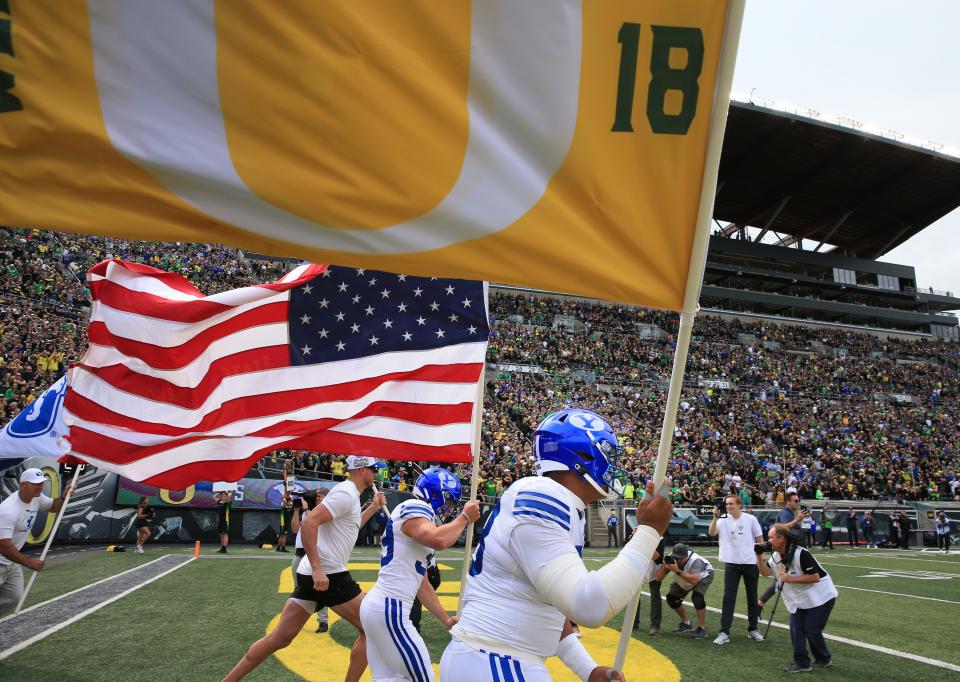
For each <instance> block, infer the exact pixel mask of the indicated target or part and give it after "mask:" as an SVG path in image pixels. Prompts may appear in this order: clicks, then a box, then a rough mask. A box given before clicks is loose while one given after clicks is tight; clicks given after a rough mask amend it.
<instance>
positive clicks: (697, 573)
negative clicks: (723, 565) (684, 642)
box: [663, 542, 713, 639]
mask: <svg viewBox="0 0 960 682" xmlns="http://www.w3.org/2000/svg"><path fill="white" fill-rule="evenodd" d="M663 565H664V566H666V568H667V570H668V571H672V572H673V584H672V585H670V591H669V592H667V605H668V606H669V607H670V608H671V609H673V610H674V611H676V612H677V615H678V616H680V624H679V625H677V627H676V628H674V630H673V631H674V632H689V631H690V630H693V626H692V625H691V624H690V619H689V618H687V610H686V609H685V608H683V599H684V597H686V596H687V595H688V594H690V593H691V592H692V593H693V596H692V599H693V608H695V609H696V610H697V629H696V630H693V638H694V639H703V638H704V637H706V636H707V599H706V596H705V595H706V594H707V590H708V589H709V588H710V585H711V584H713V565H712V564H711V563H710V562H709V561H707V560H706V559H704V558H703V557H702V556H700V555H699V554H697V553H696V552H691V551H690V550H689V549H688V548H687V546H686V545H685V544H683V543H682V542H678V543H677V544H675V545H674V546H673V551H672V552H670V556H669V557H667V558H666V559H664V562H663Z"/></svg>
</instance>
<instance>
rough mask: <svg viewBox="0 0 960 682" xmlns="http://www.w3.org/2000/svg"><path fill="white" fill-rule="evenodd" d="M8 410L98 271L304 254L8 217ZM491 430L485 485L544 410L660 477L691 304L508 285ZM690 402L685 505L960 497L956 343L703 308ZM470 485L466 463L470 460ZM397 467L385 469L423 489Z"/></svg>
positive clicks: (0, 304) (49, 363)
mask: <svg viewBox="0 0 960 682" xmlns="http://www.w3.org/2000/svg"><path fill="white" fill-rule="evenodd" d="M0 254H2V258H3V259H4V263H3V265H4V267H3V269H2V272H3V281H2V286H0V297H2V298H0V376H2V379H3V394H2V409H3V415H2V416H3V419H4V422H7V421H9V420H10V419H11V418H12V417H13V416H15V415H16V414H17V413H18V412H19V411H20V410H21V409H23V407H24V406H25V405H27V404H29V403H30V402H31V401H32V400H33V399H34V398H35V397H36V396H37V395H38V394H39V392H40V391H42V390H43V389H44V388H46V387H47V386H49V385H50V384H51V383H52V382H53V381H55V380H56V379H57V378H58V377H59V376H61V375H62V374H63V372H64V371H65V369H66V367H67V366H68V364H69V363H70V362H71V361H74V360H76V359H77V358H78V357H79V356H80V355H81V354H82V352H83V349H84V348H85V347H86V335H85V326H84V324H85V319H86V314H87V305H88V304H87V301H88V292H87V291H86V288H85V284H84V281H83V275H84V272H85V271H86V270H87V269H88V268H89V267H90V266H92V265H93V264H94V263H96V262H98V261H100V260H102V259H106V258H114V257H115V258H122V259H127V260H134V261H138V262H142V263H147V264H150V265H153V266H155V267H158V268H161V269H164V270H169V271H172V272H178V273H180V274H182V275H183V276H185V277H186V278H187V279H189V280H190V281H191V282H192V283H193V284H194V285H195V286H196V287H197V288H198V289H199V290H200V291H202V292H203V293H205V294H211V293H215V292H219V291H224V290H228V289H233V288H237V287H241V286H245V285H248V284H251V283H260V282H267V281H273V280H276V279H277V278H279V277H281V276H282V275H283V274H284V273H285V272H286V271H287V270H289V269H290V267H291V265H290V263H288V262H285V261H282V260H276V261H271V260H266V259H262V258H259V257H258V258H251V257H248V256H247V255H246V254H244V253H243V252H242V251H239V250H236V249H232V248H229V247H225V246H220V245H211V244H174V243H170V244H159V243H150V242H129V241H124V240H121V239H114V238H105V237H92V236H79V235H71V234H65V233H54V232H44V231H35V230H22V229H6V230H2V231H0ZM490 311H491V321H492V328H491V339H490V349H489V354H488V362H489V363H490V365H489V369H488V374H487V378H488V382H487V390H486V396H485V412H484V424H483V435H482V465H481V471H480V478H481V492H482V494H483V496H484V497H486V498H488V499H489V498H493V497H496V496H497V495H499V494H500V493H501V492H502V491H503V489H505V488H506V487H507V486H509V484H510V483H511V482H512V481H514V480H516V479H517V478H519V477H522V476H526V475H529V474H531V473H532V472H533V470H532V462H531V458H530V449H529V445H528V442H529V438H530V436H531V434H532V431H533V429H534V427H535V426H536V424H537V423H538V422H539V420H540V419H542V418H543V417H544V416H545V415H547V414H548V413H550V412H551V411H553V410H556V409H560V408H562V407H565V406H568V405H577V406H582V407H586V408H589V409H591V410H594V411H596V412H599V413H600V414H602V415H604V416H606V417H607V418H608V419H609V421H610V422H611V424H612V425H613V427H614V428H615V429H616V430H617V432H618V433H619V434H620V435H621V437H622V441H623V458H622V461H621V465H622V467H623V468H624V469H625V471H626V472H627V476H628V477H629V479H630V481H632V482H633V483H634V484H635V486H636V487H641V486H642V483H643V481H644V480H646V479H647V478H648V477H650V476H651V475H652V473H653V462H654V460H655V457H656V447H657V444H658V441H659V432H660V425H661V422H662V419H663V412H662V410H663V404H664V402H665V400H666V388H667V383H668V380H669V376H670V370H671V365H672V361H673V350H674V345H673V344H674V338H675V334H676V330H677V325H678V318H677V316H676V315H675V314H673V313H667V312H662V311H651V310H645V309H641V308H632V307H626V306H619V305H615V304H604V303H596V302H589V301H583V300H572V299H567V298H560V297H542V296H533V295H529V294H520V293H518V292H509V291H508V292H497V293H494V294H493V295H492V297H491V301H490ZM693 334H694V341H693V343H692V344H691V347H690V352H689V357H688V363H687V374H686V383H685V389H684V392H683V396H682V398H681V406H680V409H679V411H678V417H677V425H676V430H675V434H674V436H675V437H674V442H673V456H672V459H671V461H670V474H671V476H672V477H673V481H674V490H673V497H674V501H675V502H676V503H679V504H683V505H691V506H692V505H700V504H711V503H712V502H713V500H714V499H715V498H716V497H717V496H718V495H720V494H722V493H723V492H724V491H725V490H729V489H731V487H733V488H742V489H744V490H745V491H747V492H745V493H744V494H745V495H746V496H747V498H748V500H749V501H751V502H752V503H753V504H756V505H760V504H764V503H767V502H773V501H775V495H776V493H777V491H778V490H779V491H782V490H783V488H784V487H789V486H795V487H796V488H797V489H798V492H799V493H800V495H801V496H802V497H804V498H825V499H850V500H852V499H900V500H946V499H960V478H958V476H960V471H958V468H960V455H958V447H960V406H958V394H957V386H958V377H957V374H958V369H960V348H958V345H957V344H956V343H950V342H937V341H933V340H930V339H925V338H921V339H916V340H914V339H907V338H893V337H886V336H885V335H883V334H880V333H876V332H868V331H862V332H861V331H853V330H850V329H847V328H829V327H813V326H801V325H796V324H787V323H775V322H771V321H769V320H754V319H751V320H746V321H745V320H742V319H733V318H721V317H719V316H711V315H706V314H703V315H700V316H698V318H697V321H696V325H695V327H694V331H693ZM284 459H289V460H291V461H292V462H293V466H294V469H295V471H297V472H298V473H301V474H306V475H310V474H317V475H324V474H326V475H330V474H332V475H335V476H336V475H340V474H342V473H343V458H342V456H339V455H332V454H329V453H303V452H295V453H291V452H278V453H274V454H272V455H270V456H268V457H267V458H265V460H264V462H263V463H262V466H271V465H276V464H277V463H278V462H280V461H282V460H284ZM460 472H461V474H462V477H463V479H464V481H465V482H466V481H467V480H468V477H469V470H468V467H466V466H464V467H461V469H460ZM416 475H417V468H416V466H414V465H411V464H406V463H394V464H393V466H391V468H390V470H389V471H388V472H385V473H384V478H383V483H384V484H387V485H392V486H396V487H399V488H401V489H404V488H409V487H410V486H411V485H412V482H413V480H415V478H416Z"/></svg>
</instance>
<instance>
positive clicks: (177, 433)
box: [64, 260, 487, 489]
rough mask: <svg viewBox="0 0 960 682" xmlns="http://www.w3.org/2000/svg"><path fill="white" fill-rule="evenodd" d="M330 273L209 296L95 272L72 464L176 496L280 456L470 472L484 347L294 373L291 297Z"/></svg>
mask: <svg viewBox="0 0 960 682" xmlns="http://www.w3.org/2000/svg"><path fill="white" fill-rule="evenodd" d="M325 268H326V266H323V265H302V266H300V267H298V268H296V269H295V270H293V271H292V272H290V273H289V274H287V275H286V276H285V277H284V278H283V279H281V280H280V281H278V282H275V283H273V284H263V285H258V286H251V287H245V288H242V289H236V290H233V291H228V292H224V293H221V294H215V295H212V296H203V295H202V294H201V293H200V292H199V291H197V290H196V289H195V288H194V287H193V286H192V285H190V283H189V282H187V281H186V280H185V279H184V278H182V277H180V276H179V275H176V274H173V273H169V272H163V271H161V270H157V269H155V268H152V267H150V266H146V265H139V264H136V263H127V262H124V261H118V260H114V261H104V262H102V263H99V264H97V265H96V266H94V267H93V268H92V269H91V270H90V272H89V273H88V275H87V281H88V282H89V283H90V288H91V292H92V294H93V299H94V300H93V307H92V311H91V319H90V326H89V339H90V347H89V348H88V350H87V352H86V353H85V354H84V356H83V357H82V358H81V360H80V362H79V363H77V364H76V365H74V366H73V367H72V368H71V369H70V371H69V375H68V376H69V389H68V391H67V397H66V400H65V402H64V420H65V422H66V424H67V426H68V427H69V430H70V434H69V436H68V439H69V442H70V445H71V452H70V455H69V457H70V458H72V459H76V460H80V461H83V462H87V463H89V464H91V465H94V466H97V467H100V468H103V469H107V470H108V471H113V472H116V473H118V474H121V475H123V476H126V477H128V478H131V479H133V480H137V481H144V482H147V483H149V484H151V485H157V486H160V487H164V488H170V489H180V488H184V487H186V486H188V485H190V484H192V483H194V482H196V481H198V480H224V481H235V480H237V479H239V478H241V477H242V476H243V475H244V474H245V473H246V472H247V471H248V470H249V469H250V467H251V466H252V465H253V464H254V463H255V462H256V461H257V459H259V458H260V457H261V456H263V455H264V454H266V453H268V452H270V451H272V450H276V449H278V448H291V449H298V450H321V451H327V452H342V453H348V454H360V455H371V456H376V457H385V458H390V459H417V460H423V459H426V460H431V461H447V462H467V461H470V443H471V440H472V429H471V425H470V423H471V415H472V408H473V401H474V399H475V395H476V385H477V381H478V380H479V378H480V374H481V372H482V370H483V362H484V357H485V355H486V347H487V344H486V342H476V343H462V344H457V345H453V346H446V347H443V348H439V349H436V350H421V351H406V352H387V353H380V354H377V355H371V356H368V357H365V358H358V359H351V360H343V361H335V362H327V363H323V364H316V365H306V366H298V367H291V366H290V351H289V347H288V344H289V335H288V331H287V329H288V328H287V317H288V306H289V296H290V291H291V290H292V289H294V288H295V287H297V286H299V285H301V284H304V283H306V282H307V281H308V280H310V279H312V278H313V277H315V276H317V275H319V274H321V273H322V272H323V270H324V269H325Z"/></svg>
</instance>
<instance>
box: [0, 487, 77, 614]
mask: <svg viewBox="0 0 960 682" xmlns="http://www.w3.org/2000/svg"><path fill="white" fill-rule="evenodd" d="M46 481H47V477H46V476H44V475H43V472H42V471H40V469H27V470H26V471H24V472H23V473H22V474H20V489H19V490H18V491H17V492H15V493H13V494H12V495H10V497H8V498H7V499H5V500H4V501H3V502H0V618H2V617H3V616H6V615H7V614H8V613H13V611H14V609H16V608H17V603H19V601H20V597H21V596H22V595H23V568H21V567H22V566H26V567H27V568H29V569H31V570H33V571H42V570H43V566H44V561H43V560H42V559H30V558H28V557H26V556H24V555H23V554H21V553H20V549H21V548H22V547H23V545H24V543H25V542H26V541H27V535H28V534H29V533H30V528H31V526H33V522H34V520H35V519H36V518H37V513H38V512H39V511H40V510H42V509H44V510H46V511H47V512H48V513H50V514H56V513H57V512H58V511H60V508H61V507H62V506H63V501H64V498H65V497H66V496H67V495H69V494H70V486H67V487H66V488H64V489H63V495H62V496H60V497H58V498H57V499H52V498H49V497H47V496H46V495H44V494H43V484H44V483H45V482H46Z"/></svg>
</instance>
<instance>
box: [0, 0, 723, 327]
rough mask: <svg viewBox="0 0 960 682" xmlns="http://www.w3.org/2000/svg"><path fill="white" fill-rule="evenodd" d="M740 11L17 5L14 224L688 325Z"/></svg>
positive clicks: (7, 116)
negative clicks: (337, 267) (221, 246)
mask: <svg viewBox="0 0 960 682" xmlns="http://www.w3.org/2000/svg"><path fill="white" fill-rule="evenodd" d="M726 12H727V2H726V1H719V0H716V1H715V0H642V1H641V0H636V1H633V2H628V1H626V0H602V1H601V0H594V1H590V2H577V1H574V0H522V1H518V0H474V1H473V2H468V1H466V0H464V1H453V0H449V1H446V0H445V1H443V2H438V1H436V0H422V1H414V0H404V1H400V2H384V1H383V0H343V1H342V2H340V1H338V2H334V1H329V2H308V1H307V0H303V1H302V2H295V1H293V0H291V1H289V2H257V1H254V0H249V1H248V0H166V1H163V2H159V1H157V0H88V1H87V2H80V1H79V0H0V224H3V225H8V226H18V227H38V228H49V229H57V230H66V231H73V232H82V233H93V234H105V235H116V236H121V237H125V238H128V239H149V240H164V241H171V240H176V241H218V242H223V243H227V244H232V245H234V246H238V247H242V248H246V249H249V250H253V251H258V252H262V253H268V254H274V255H284V256H294V257H299V258H303V259H307V260H311V261H315V262H332V263H339V264H343V265H349V266H355V267H371V268H378V269H384V270H390V271H393V272H404V273H409V274H417V275H436V276H444V277H458V278H469V279H484V280H489V281H493V282H502V283H509V284H515V285H520V286H527V287H533V288H538V289H546V290H551V291H564V292H570V293H576V294H581V295H586V296H593V297H597V298H602V299H608V300H615V301H623V302H628V303H636V304H642V305H648V306H655V307H659V308H669V309H674V310H677V309H680V308H681V305H682V300H683V294H684V287H685V286H686V281H687V270H688V267H689V261H690V251H691V245H692V242H693V236H694V230H695V225H696V214H697V206H698V202H699V198H700V186H701V179H702V177H703V173H704V159H705V150H706V145H707V131H708V123H709V119H710V115H711V109H712V107H713V102H714V88H715V80H716V74H717V67H718V60H719V54H720V48H721V43H722V40H723V27H724V20H725V16H726Z"/></svg>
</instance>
